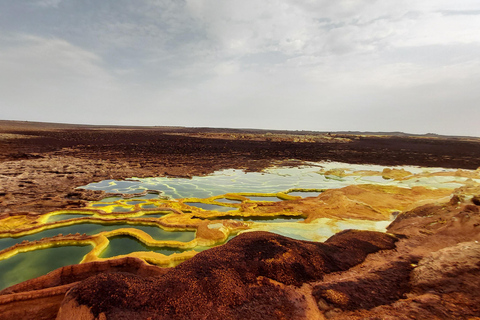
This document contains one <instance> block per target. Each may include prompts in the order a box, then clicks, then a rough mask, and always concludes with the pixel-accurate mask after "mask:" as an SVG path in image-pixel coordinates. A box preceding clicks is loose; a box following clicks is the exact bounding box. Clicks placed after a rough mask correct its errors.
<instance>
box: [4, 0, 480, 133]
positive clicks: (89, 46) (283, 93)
mask: <svg viewBox="0 0 480 320" xmlns="http://www.w3.org/2000/svg"><path fill="white" fill-rule="evenodd" d="M0 119H3V120H26V121H46V122H64V123H82V124H116V125H148V126H151V125H153V126H187V127H224V128H225V127H229V128H258V129H281V130H284V129H285V130H314V131H389V132H391V131H402V132H407V133H416V134H424V133H437V134H446V135H469V136H480V1H478V0H455V1H454V0H422V1H418V0H335V1H334V0H317V1H314V0H262V1H260V0H241V1H240V0H236V1H233V0H175V1H173V0H101V1H98V0H0Z"/></svg>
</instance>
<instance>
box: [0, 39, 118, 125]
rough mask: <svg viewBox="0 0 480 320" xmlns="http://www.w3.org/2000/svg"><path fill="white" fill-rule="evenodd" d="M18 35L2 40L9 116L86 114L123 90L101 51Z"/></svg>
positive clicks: (1, 85) (0, 62)
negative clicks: (102, 56) (20, 111)
mask: <svg viewBox="0 0 480 320" xmlns="http://www.w3.org/2000/svg"><path fill="white" fill-rule="evenodd" d="M12 39H13V38H2V39H1V42H2V45H1V48H2V49H1V51H0V74H1V75H2V76H1V77H0V96H1V97H2V99H1V102H0V104H1V105H2V106H1V110H2V115H1V116H2V117H3V118H8V117H15V115H16V117H18V116H22V115H23V116H26V117H29V118H32V117H38V118H39V119H44V120H47V119H48V118H49V117H52V118H53V119H55V118H57V119H58V118H62V117H63V118H65V117H67V116H68V114H69V113H72V114H76V116H78V115H80V118H82V117H83V118H86V117H84V116H83V115H82V111H86V112H93V111H95V110H99V109H98V108H99V106H100V107H104V106H108V102H109V100H110V99H109V98H108V97H109V96H114V95H115V94H116V93H117V92H118V88H117V86H116V84H115V79H114V78H113V77H112V76H111V75H110V74H109V72H107V71H106V70H105V69H104V68H102V66H101V59H100V58H99V57H98V56H96V55H95V54H92V53H91V52H88V51H85V50H83V49H81V48H78V47H75V46H73V45H71V44H69V43H68V42H66V41H64V40H60V39H45V38H39V37H34V36H19V37H18V36H17V37H15V38H14V40H13V41H12ZM111 107H113V106H111ZM18 110H24V111H23V112H25V111H26V110H28V113H26V114H25V113H23V114H22V113H19V112H18ZM90 117H91V115H90ZM72 120H73V119H72Z"/></svg>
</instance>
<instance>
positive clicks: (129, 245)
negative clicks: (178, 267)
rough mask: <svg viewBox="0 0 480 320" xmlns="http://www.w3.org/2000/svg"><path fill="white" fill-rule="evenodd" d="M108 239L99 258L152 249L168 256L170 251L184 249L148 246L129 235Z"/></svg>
mask: <svg viewBox="0 0 480 320" xmlns="http://www.w3.org/2000/svg"><path fill="white" fill-rule="evenodd" d="M108 240H109V241H110V243H109V244H108V247H107V248H106V249H105V250H104V251H103V252H102V253H101V254H100V258H111V257H115V256H120V255H125V254H129V253H132V252H137V251H153V252H157V253H161V254H164V255H166V256H169V255H171V254H172V253H180V252H183V251H184V250H182V249H179V248H170V247H150V246H147V245H145V244H144V243H143V242H141V241H139V240H138V239H136V238H134V237H129V236H118V237H112V238H109V239H108Z"/></svg>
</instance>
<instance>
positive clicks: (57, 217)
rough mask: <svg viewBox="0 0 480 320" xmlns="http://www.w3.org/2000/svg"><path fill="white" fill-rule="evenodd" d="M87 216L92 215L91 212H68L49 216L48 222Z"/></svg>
mask: <svg viewBox="0 0 480 320" xmlns="http://www.w3.org/2000/svg"><path fill="white" fill-rule="evenodd" d="M85 217H91V215H89V214H68V213H66V214H57V215H54V216H50V217H48V220H47V223H51V222H56V221H63V220H69V219H74V218H85Z"/></svg>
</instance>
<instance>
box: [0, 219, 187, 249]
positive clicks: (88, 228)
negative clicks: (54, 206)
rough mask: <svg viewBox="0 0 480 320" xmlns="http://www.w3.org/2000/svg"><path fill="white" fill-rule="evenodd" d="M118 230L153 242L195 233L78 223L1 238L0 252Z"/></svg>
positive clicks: (126, 225) (128, 225)
mask: <svg viewBox="0 0 480 320" xmlns="http://www.w3.org/2000/svg"><path fill="white" fill-rule="evenodd" d="M120 228H135V229H140V230H142V231H145V232H146V233H148V234H149V235H150V236H151V237H152V238H154V239H155V240H175V241H182V242H188V241H191V240H193V239H194V238H195V232H193V231H173V232H172V231H166V230H163V229H161V228H158V227H156V226H145V225H139V224H138V225H135V224H134V225H132V224H126V223H122V224H97V223H85V222H84V223H79V224H74V225H71V226H65V227H59V228H54V229H49V230H45V231H41V232H38V233H34V234H31V235H28V236H23V237H18V238H1V239H0V250H3V249H6V248H8V247H11V246H13V245H14V244H16V243H20V242H22V241H23V240H28V241H34V240H40V239H42V238H48V237H53V236H56V235H58V234H63V235H67V234H69V233H71V234H75V233H77V232H78V233H80V234H83V233H85V234H87V235H94V234H98V233H100V232H102V231H111V230H116V229H120Z"/></svg>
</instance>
